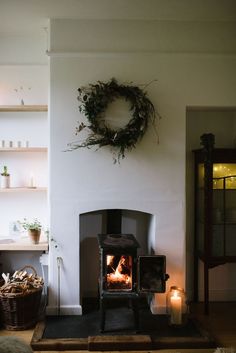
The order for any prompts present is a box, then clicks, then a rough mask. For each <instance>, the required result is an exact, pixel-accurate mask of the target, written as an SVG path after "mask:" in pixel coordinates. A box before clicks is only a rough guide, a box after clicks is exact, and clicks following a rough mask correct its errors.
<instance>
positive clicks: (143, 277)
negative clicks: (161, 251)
mask: <svg viewBox="0 0 236 353" xmlns="http://www.w3.org/2000/svg"><path fill="white" fill-rule="evenodd" d="M98 244H99V250H100V278H99V296H100V311H101V331H102V332H103V331H104V327H105V314H106V304H107V302H108V301H109V300H113V299H121V298H124V299H128V300H129V302H130V303H131V305H132V309H133V312H134V320H135V328H136V331H138V330H139V310H138V305H139V296H140V293H150V292H152V293H157V292H158V293H162V292H165V283H166V280H167V279H168V277H169V276H168V275H166V273H165V270H166V261H165V256H161V255H153V256H151V255H150V256H139V257H138V256H137V249H138V248H139V247H140V246H139V243H138V242H137V240H136V238H135V237H134V235H132V234H99V235H98Z"/></svg>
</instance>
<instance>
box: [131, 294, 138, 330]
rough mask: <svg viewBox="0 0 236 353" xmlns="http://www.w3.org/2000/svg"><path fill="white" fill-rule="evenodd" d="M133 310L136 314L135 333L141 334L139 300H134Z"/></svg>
mask: <svg viewBox="0 0 236 353" xmlns="http://www.w3.org/2000/svg"><path fill="white" fill-rule="evenodd" d="M132 309H133V313H134V322H135V331H136V333H138V332H139V302H138V299H133V300H132Z"/></svg>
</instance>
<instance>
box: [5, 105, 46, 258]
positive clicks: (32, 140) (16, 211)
mask: <svg viewBox="0 0 236 353" xmlns="http://www.w3.org/2000/svg"><path fill="white" fill-rule="evenodd" d="M47 111H48V107H47V105H2V106H0V126H1V128H0V132H1V134H0V155H1V160H0V164H1V166H0V170H1V171H2V168H3V166H5V165H6V166H7V167H8V172H9V174H10V178H11V184H10V187H9V188H0V205H1V207H4V212H5V218H4V220H3V222H1V225H0V238H1V240H0V250H2V251H8V250H9V251H14V250H16V251H17V250H22V251H27V250H29V251H31V250H37V251H45V250H47V249H48V242H47V240H45V239H42V240H41V241H40V244H38V245H32V244H30V243H29V242H28V240H26V241H24V240H22V239H20V238H19V239H18V240H17V241H12V242H9V243H8V242H7V240H8V238H9V237H10V238H11V233H10V232H9V234H8V228H9V229H10V227H11V226H10V225H11V224H12V223H14V222H16V221H18V220H21V219H22V218H24V217H26V218H28V219H33V218H38V219H39V220H40V221H41V223H42V225H43V227H47V174H48V165H47V151H48V148H47V147H46V146H47V142H48V141H47V131H48V130H47ZM9 140H11V141H9ZM26 140H27V141H26ZM0 178H1V176H0ZM32 180H34V182H33V183H32V184H31V182H32ZM19 204H21V207H20V208H19ZM10 240H11V239H10ZM5 241H6V242H5Z"/></svg>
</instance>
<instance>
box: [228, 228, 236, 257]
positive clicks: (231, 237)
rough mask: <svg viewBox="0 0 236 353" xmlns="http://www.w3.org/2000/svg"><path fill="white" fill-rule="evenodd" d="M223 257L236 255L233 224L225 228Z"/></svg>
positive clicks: (235, 236)
mask: <svg viewBox="0 0 236 353" xmlns="http://www.w3.org/2000/svg"><path fill="white" fill-rule="evenodd" d="M225 255H226V256H235V255H236V225H235V224H233V225H227V226H226V235H225Z"/></svg>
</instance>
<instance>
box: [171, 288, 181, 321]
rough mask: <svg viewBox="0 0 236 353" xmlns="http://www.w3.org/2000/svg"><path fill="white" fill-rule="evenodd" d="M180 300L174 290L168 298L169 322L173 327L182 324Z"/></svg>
mask: <svg viewBox="0 0 236 353" xmlns="http://www.w3.org/2000/svg"><path fill="white" fill-rule="evenodd" d="M181 306H182V299H181V297H180V296H179V295H178V292H177V291H176V290H175V291H174V293H173V295H172V296H171V297H170V322H171V324H173V325H181V324H182V310H181Z"/></svg>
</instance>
